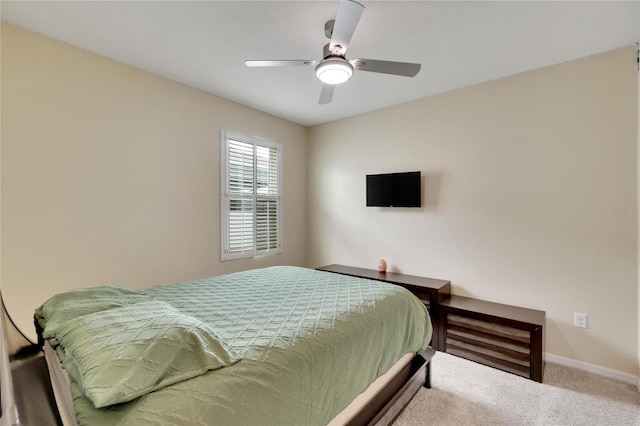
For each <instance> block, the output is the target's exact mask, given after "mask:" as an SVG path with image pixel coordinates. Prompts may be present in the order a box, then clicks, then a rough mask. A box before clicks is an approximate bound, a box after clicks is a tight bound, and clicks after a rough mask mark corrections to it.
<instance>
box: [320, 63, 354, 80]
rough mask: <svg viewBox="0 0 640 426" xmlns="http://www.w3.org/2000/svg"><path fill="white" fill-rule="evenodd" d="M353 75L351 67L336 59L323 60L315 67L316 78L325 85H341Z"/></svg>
mask: <svg viewBox="0 0 640 426" xmlns="http://www.w3.org/2000/svg"><path fill="white" fill-rule="evenodd" d="M352 75H353V65H351V64H350V63H349V62H348V61H346V60H344V59H341V58H336V59H325V60H324V61H322V62H320V63H319V64H318V65H317V66H316V76H317V77H318V78H319V79H320V81H322V82H323V83H325V84H341V83H344V82H345V81H347V80H349V79H350V78H351V76H352Z"/></svg>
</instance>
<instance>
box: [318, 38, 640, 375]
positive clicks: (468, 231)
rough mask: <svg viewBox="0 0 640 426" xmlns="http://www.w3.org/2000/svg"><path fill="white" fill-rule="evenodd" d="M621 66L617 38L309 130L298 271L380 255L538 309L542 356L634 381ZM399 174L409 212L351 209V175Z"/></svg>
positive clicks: (633, 148) (633, 203)
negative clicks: (304, 230)
mask: <svg viewBox="0 0 640 426" xmlns="http://www.w3.org/2000/svg"><path fill="white" fill-rule="evenodd" d="M634 61H635V55H634V49H633V47H628V48H625V49H621V50H617V51H612V52H609V53H605V54H601V55H598V56H594V57H589V58H586V59H582V60H578V61H573V62H569V63H565V64H561V65H558V66H554V67H549V68H546V69H541V70H537V71H533V72H528V73H525V74H521V75H517V76H514V77H510V78H505V79H501V80H498V81H494V82H489V83H486V84H481V85H477V86H473V87H469V88H465V89H462V90H458V91H454V92H450V93H446V94H442V95H439V96H434V97H430V98H426V99H423V100H419V101H416V102H412V103H408V104H403V105H400V106H397V107H394V108H389V109H386V110H381V111H377V112H372V113H369V114H364V115H361V116H357V117H353V118H349V119H345V120H341V121H337V122H333V123H329V124H326V125H322V126H318V127H315V128H312V129H311V132H310V139H309V142H310V144H309V170H310V171H309V186H310V188H311V190H310V191H309V198H308V212H309V221H308V224H309V236H308V238H309V246H308V256H309V257H308V259H309V261H308V264H309V266H314V267H315V266H319V265H322V264H330V263H342V264H348V265H353V266H360V267H370V268H375V267H376V265H377V260H378V259H379V258H386V259H387V261H388V263H389V265H390V269H391V270H394V271H400V272H403V273H409V274H414V275H424V276H430V277H435V278H445V279H450V280H451V281H452V283H453V288H454V293H456V294H460V295H468V296H472V297H476V298H480V299H486V300H491V301H496V302H501V303H508V304H514V305H520V306H526V307H530V308H535V309H540V310H544V311H546V312H547V323H546V330H545V332H546V351H547V352H549V353H552V354H555V355H558V356H561V357H566V358H571V359H574V360H578V361H583V362H586V363H591V364H595V365H598V366H602V367H605V368H610V369H614V370H617V371H621V372H625V373H628V374H630V375H637V374H638V320H637V310H638V295H637V293H638V280H637V274H638V271H637V267H636V265H637V261H638V256H637V247H636V244H637V217H636V215H635V209H636V207H637V179H636V165H637V164H636V163H637V160H636V159H637V155H636V152H637V136H636V135H637V131H636V127H637V121H638V117H637V102H638V101H637V97H638V96H637V91H638V87H637V86H638V80H637V76H636V74H635V72H634ZM410 170H421V171H422V174H423V178H424V181H423V191H424V193H423V205H424V206H423V207H422V208H420V209H401V208H398V209H389V208H386V209H385V208H367V207H365V174H368V173H384V172H399V171H410ZM574 312H583V313H587V314H588V315H589V328H588V329H587V330H583V329H577V328H575V327H574V326H573V314H574Z"/></svg>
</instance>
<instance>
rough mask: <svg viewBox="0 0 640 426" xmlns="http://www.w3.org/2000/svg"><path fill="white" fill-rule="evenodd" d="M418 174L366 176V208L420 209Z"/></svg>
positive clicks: (419, 178)
mask: <svg viewBox="0 0 640 426" xmlns="http://www.w3.org/2000/svg"><path fill="white" fill-rule="evenodd" d="M420 181H421V177H420V172H405V173H385V174H378V175H367V207H420V206H421V203H420V200H421V195H422V190H421V184H420Z"/></svg>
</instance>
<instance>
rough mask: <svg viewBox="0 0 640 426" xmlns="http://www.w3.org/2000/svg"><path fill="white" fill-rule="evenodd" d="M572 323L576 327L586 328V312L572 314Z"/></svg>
mask: <svg viewBox="0 0 640 426" xmlns="http://www.w3.org/2000/svg"><path fill="white" fill-rule="evenodd" d="M573 324H574V325H575V326H576V327H578V328H587V324H588V323H587V314H579V313H577V312H576V313H575V314H573Z"/></svg>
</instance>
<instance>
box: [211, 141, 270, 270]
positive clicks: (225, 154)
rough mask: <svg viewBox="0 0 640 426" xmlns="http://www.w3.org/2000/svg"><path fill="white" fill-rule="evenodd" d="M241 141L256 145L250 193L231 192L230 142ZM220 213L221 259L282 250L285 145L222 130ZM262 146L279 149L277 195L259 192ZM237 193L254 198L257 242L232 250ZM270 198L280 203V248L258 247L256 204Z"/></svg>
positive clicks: (253, 207)
mask: <svg viewBox="0 0 640 426" xmlns="http://www.w3.org/2000/svg"><path fill="white" fill-rule="evenodd" d="M230 140H233V141H237V142H242V143H247V144H251V145H252V146H253V178H252V185H253V188H252V193H251V194H250V195H248V194H246V193H233V192H231V191H230V182H231V180H230V176H229V141H230ZM220 142H221V143H220V147H221V155H220V165H221V167H220V170H221V174H220V176H221V178H220V184H221V185H220V188H221V190H220V213H221V214H220V216H221V232H220V242H221V246H220V248H221V249H220V260H221V261H227V260H235V259H247V258H254V257H257V256H266V255H271V254H278V253H282V144H280V143H278V142H273V141H271V140H268V139H264V138H260V137H256V136H248V135H244V134H241V133H238V132H233V131H229V130H225V129H221V132H220ZM258 147H266V148H269V149H270V148H275V149H276V154H277V155H276V168H277V172H276V175H277V177H276V181H277V184H276V185H277V194H276V195H262V194H258V179H257V174H258V167H257V162H258V156H257V155H256V153H257V149H258ZM232 195H236V196H238V197H242V198H246V199H248V198H249V197H251V200H252V215H253V227H252V233H253V244H252V247H251V249H249V250H244V249H242V250H240V251H231V244H230V213H231V208H230V205H231V196H232ZM261 200H262V201H264V200H269V201H275V202H276V227H277V230H276V240H277V241H276V247H275V248H267V249H258V248H257V246H258V244H257V232H256V229H257V222H258V211H257V209H256V204H257V202H259V201H261Z"/></svg>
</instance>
